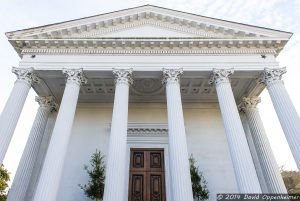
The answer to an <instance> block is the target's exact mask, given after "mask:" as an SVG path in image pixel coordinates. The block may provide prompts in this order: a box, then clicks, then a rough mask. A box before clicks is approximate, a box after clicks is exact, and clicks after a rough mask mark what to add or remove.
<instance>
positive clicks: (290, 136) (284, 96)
mask: <svg viewBox="0 0 300 201" xmlns="http://www.w3.org/2000/svg"><path fill="white" fill-rule="evenodd" d="M284 73H286V68H276V69H269V68H265V71H264V73H263V74H262V77H261V79H260V82H261V83H263V84H265V85H266V86H267V88H268V91H269V94H270V97H271V100H272V103H273V105H274V108H275V111H276V113H277V116H278V119H279V121H280V124H281V127H282V129H283V131H284V134H285V137H286V139H287V142H288V143H289V146H290V149H291V151H292V154H293V156H294V159H295V162H296V164H297V166H298V169H299V170H300V118H299V116H298V114H297V111H296V109H295V107H294V105H293V103H292V101H291V99H290V97H289V95H288V93H287V91H286V89H285V87H284V84H283V81H282V80H281V76H282V74H284Z"/></svg>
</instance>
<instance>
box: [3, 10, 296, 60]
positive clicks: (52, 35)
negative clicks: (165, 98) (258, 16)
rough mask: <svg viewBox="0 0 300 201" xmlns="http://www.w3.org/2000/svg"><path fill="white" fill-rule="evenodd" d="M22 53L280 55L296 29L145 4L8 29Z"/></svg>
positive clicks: (16, 46)
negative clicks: (25, 27)
mask: <svg viewBox="0 0 300 201" xmlns="http://www.w3.org/2000/svg"><path fill="white" fill-rule="evenodd" d="M6 36H7V37H8V39H9V41H10V43H11V44H12V45H13V47H14V48H15V49H16V51H17V52H18V53H19V55H20V56H21V55H22V54H37V53H41V54H43V53H53V54H61V53H65V54H68V53H72V54H73V53H75V52H78V53H80V54H81V53H88V54H105V53H107V54H120V53H122V54H131V53H139V54H140V53H141V54H153V53H157V54H160V53H166V54H179V53H185V54H186V53H188V54H203V53H208V54H211V53H215V54H223V53H237V52H239V53H243V54H244V53H259V54H266V53H270V54H275V55H278V54H279V52H280V51H281V50H282V49H283V47H284V46H285V44H286V43H287V41H288V40H289V38H290V37H291V36H292V33H289V32H284V31H279V30H273V29H268V28H263V27H257V26H252V25H246V24H241V23H236V22H229V21H225V20H221V19H215V18H210V17H205V16H201V15H195V14H191V13H185V12H181V11H176V10H170V9H166V8H161V7H157V6H152V5H145V6H140V7H135V8H130V9H126V10H120V11H115V12H111V13H106V14H101V15H96V16H91V17H86V18H81V19H76V20H71V21H66V22H61V23H56V24H50V25H45V26H40V27H35V28H30V29H24V30H19V31H13V32H8V33H6Z"/></svg>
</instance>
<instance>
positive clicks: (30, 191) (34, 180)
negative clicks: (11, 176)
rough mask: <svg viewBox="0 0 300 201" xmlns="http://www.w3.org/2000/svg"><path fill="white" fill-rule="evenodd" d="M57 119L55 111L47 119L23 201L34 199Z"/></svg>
mask: <svg viewBox="0 0 300 201" xmlns="http://www.w3.org/2000/svg"><path fill="white" fill-rule="evenodd" d="M56 117H57V111H55V110H53V112H51V114H50V115H49V117H48V121H47V125H46V128H45V131H44V135H43V139H42V142H41V144H40V149H39V153H38V156H37V158H36V160H35V163H34V167H33V171H32V174H31V178H30V182H29V185H28V188H27V191H26V196H25V201H32V200H33V197H34V192H35V190H36V188H37V185H38V181H39V177H40V175H41V171H42V167H43V164H44V161H45V157H46V154H47V150H48V145H49V142H50V139H51V134H52V131H53V128H54V125H55V120H56Z"/></svg>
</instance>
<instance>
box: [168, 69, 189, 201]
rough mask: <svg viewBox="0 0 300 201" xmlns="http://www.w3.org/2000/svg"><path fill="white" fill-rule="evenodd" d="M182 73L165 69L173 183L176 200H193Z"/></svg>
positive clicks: (180, 70) (179, 70)
mask: <svg viewBox="0 0 300 201" xmlns="http://www.w3.org/2000/svg"><path fill="white" fill-rule="evenodd" d="M181 74H182V69H164V76H165V82H166V93H167V94H166V95H167V110H168V128H169V157H170V160H169V161H170V172H171V185H172V194H173V200H174V201H192V200H193V192H192V184H191V175H190V169H189V160H188V157H189V156H188V150H187V143H186V134H185V126H184V118H183V111H182V103H181V94H180V84H179V77H180V75H181Z"/></svg>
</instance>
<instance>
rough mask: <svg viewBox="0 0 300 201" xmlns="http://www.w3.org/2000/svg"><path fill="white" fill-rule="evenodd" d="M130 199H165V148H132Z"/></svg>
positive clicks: (141, 200) (139, 200)
mask: <svg viewBox="0 0 300 201" xmlns="http://www.w3.org/2000/svg"><path fill="white" fill-rule="evenodd" d="M129 177H130V178H129V195H128V199H129V201H165V200H166V195H165V194H166V193H165V169H164V151H163V149H131V150H130V174H129Z"/></svg>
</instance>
